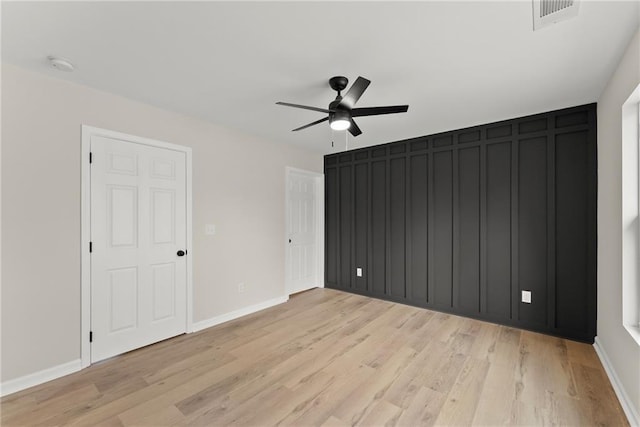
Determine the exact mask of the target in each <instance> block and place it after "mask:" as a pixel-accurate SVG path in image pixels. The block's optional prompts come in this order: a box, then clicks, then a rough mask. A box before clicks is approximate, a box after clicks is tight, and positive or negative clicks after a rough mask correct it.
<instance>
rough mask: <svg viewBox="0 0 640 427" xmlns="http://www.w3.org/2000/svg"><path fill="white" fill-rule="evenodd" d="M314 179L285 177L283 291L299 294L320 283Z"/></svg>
mask: <svg viewBox="0 0 640 427" xmlns="http://www.w3.org/2000/svg"><path fill="white" fill-rule="evenodd" d="M317 179H318V178H317V177H315V176H313V175H309V174H306V173H301V172H297V171H295V170H289V171H288V173H287V235H288V237H287V238H288V242H287V243H288V244H287V252H288V253H287V271H286V274H287V287H288V289H287V291H288V293H289V294H292V293H296V292H301V291H304V290H307V289H311V288H313V287H316V286H321V284H320V283H319V282H320V274H319V273H320V268H321V266H320V262H319V254H318V246H319V245H318V238H319V236H318V234H319V230H320V228H319V227H318V221H319V218H318V216H319V215H318V205H317V196H318V194H317V191H318V189H317V185H316V182H317Z"/></svg>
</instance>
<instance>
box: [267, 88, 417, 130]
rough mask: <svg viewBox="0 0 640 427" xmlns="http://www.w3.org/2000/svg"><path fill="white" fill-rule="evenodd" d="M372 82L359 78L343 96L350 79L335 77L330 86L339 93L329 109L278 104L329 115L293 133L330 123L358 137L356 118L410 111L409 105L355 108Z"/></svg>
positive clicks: (333, 127) (332, 127)
mask: <svg viewBox="0 0 640 427" xmlns="http://www.w3.org/2000/svg"><path fill="white" fill-rule="evenodd" d="M370 83H371V81H369V80H367V79H365V78H364V77H358V78H357V79H356V81H355V83H353V84H352V85H351V87H350V88H349V90H348V91H347V93H345V95H344V96H342V91H343V90H344V89H345V88H346V87H347V85H348V84H349V79H347V78H346V77H344V76H335V77H331V78H330V79H329V86H331V89H333V90H335V91H336V92H338V95H337V96H336V99H335V100H333V101H331V103H330V104H329V108H318V107H310V106H308V105H300V104H291V103H289V102H276V104H278V105H284V106H285V107H293V108H301V109H303V110H311V111H317V112H319V113H325V114H327V116H326V117H324V118H322V119H320V120H316V121H315V122H312V123H309V124H307V125H304V126H300V127H299V128H296V129H293V131H294V132H295V131H299V130H302V129H306V128H308V127H311V126H314V125H317V124H320V123H323V122H326V121H329V126H330V127H331V129H333V130H338V131H340V130H347V129H348V130H349V133H351V135H353V136H358V135H360V134H361V133H362V131H361V130H360V128H359V127H358V125H357V124H356V122H355V121H353V118H354V117H363V116H378V115H381V114H395V113H406V112H407V111H408V110H409V106H408V105H394V106H388V107H365V108H354V107H355V105H356V103H357V102H358V100H359V99H360V97H361V96H362V94H363V93H364V91H365V90H366V89H367V87H369V84H370Z"/></svg>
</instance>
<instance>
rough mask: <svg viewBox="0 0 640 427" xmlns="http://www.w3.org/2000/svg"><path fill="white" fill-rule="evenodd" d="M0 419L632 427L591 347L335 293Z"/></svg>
mask: <svg viewBox="0 0 640 427" xmlns="http://www.w3.org/2000/svg"><path fill="white" fill-rule="evenodd" d="M1 410H2V415H1V420H2V425H36V424H37V425H109V426H111V425H153V426H159V425H187V424H188V425H203V426H204V425H221V426H226V425H254V426H269V425H276V424H283V425H297V426H306V425H336V426H343V425H353V424H359V425H365V426H373V425H406V426H418V425H433V424H437V425H471V424H473V425H499V424H512V425H548V424H558V425H575V426H578V425H579V426H584V425H611V426H622V425H628V424H627V421H626V419H625V417H624V414H623V412H622V409H621V408H620V405H619V403H618V401H617V399H616V397H615V395H614V392H613V390H612V388H611V385H610V383H609V381H608V380H607V377H606V375H605V373H604V370H603V368H602V366H601V364H600V362H599V360H598V358H597V356H596V354H595V352H594V350H593V348H592V347H591V346H590V345H587V344H581V343H577V342H573V341H568V340H564V339H560V338H554V337H550V336H546V335H541V334H536V333H533V332H527V331H521V330H518V329H513V328H509V327H505V326H498V325H494V324H490V323H485V322H480V321H476V320H470V319H466V318H462V317H457V316H451V315H446V314H442V313H437V312H433V311H428V310H424V309H420V308H414V307H409V306H405V305H401V304H394V303H391V302H386V301H380V300H375V299H371V298H367V297H362V296H357V295H352V294H347V293H343V292H339V291H334V290H329V289H315V290H312V291H308V292H305V293H302V294H299V295H296V296H294V297H293V298H292V299H291V300H290V301H289V302H288V303H286V304H282V305H279V306H276V307H273V308H270V309H267V310H264V311H261V312H259V313H255V314H253V315H250V316H247V317H244V318H241V319H238V320H236V321H232V322H228V323H225V324H223V325H219V326H217V327H213V328H210V329H207V330H204V331H201V332H199V333H195V334H191V335H183V336H180V337H177V338H174V339H171V340H167V341H164V342H162V343H159V344H156V345H153V346H149V347H146V348H143V349H140V350H136V351H133V352H131V353H128V354H125V355H122V356H119V357H115V358H113V359H111V360H108V361H105V362H102V363H99V364H96V365H93V366H92V367H90V368H88V369H85V370H83V371H81V372H78V373H76V374H73V375H69V376H67V377H64V378H60V379H58V380H55V381H52V382H49V383H46V384H43V385H40V386H37V387H34V388H31V389H28V390H24V391H22V392H19V393H16V394H13V395H10V396H7V397H5V398H3V399H2V401H1Z"/></svg>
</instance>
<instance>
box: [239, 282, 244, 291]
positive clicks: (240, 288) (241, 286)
mask: <svg viewBox="0 0 640 427" xmlns="http://www.w3.org/2000/svg"><path fill="white" fill-rule="evenodd" d="M244 291H245V287H244V282H242V283H238V293H239V294H242V293H244Z"/></svg>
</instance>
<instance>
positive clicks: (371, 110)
mask: <svg viewBox="0 0 640 427" xmlns="http://www.w3.org/2000/svg"><path fill="white" fill-rule="evenodd" d="M407 110H409V106H408V105H392V106H388V107H364V108H354V109H353V110H351V116H352V117H362V116H379V115H380V114H395V113H406V112H407Z"/></svg>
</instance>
